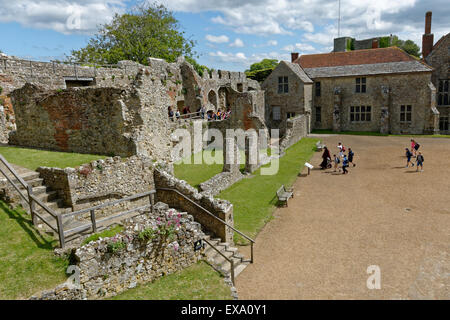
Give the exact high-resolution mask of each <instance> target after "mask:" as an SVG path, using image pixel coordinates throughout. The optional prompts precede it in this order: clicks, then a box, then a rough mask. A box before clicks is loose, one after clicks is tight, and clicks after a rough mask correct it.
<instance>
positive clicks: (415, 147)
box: [413, 140, 420, 157]
mask: <svg viewBox="0 0 450 320" xmlns="http://www.w3.org/2000/svg"><path fill="white" fill-rule="evenodd" d="M413 141H414V155H415V156H416V157H417V152H418V151H419V148H420V144H419V143H418V142H417V141H416V140H413Z"/></svg>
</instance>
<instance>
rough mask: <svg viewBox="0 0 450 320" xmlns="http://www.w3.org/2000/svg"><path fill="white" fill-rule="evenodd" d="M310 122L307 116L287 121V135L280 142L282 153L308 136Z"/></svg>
mask: <svg viewBox="0 0 450 320" xmlns="http://www.w3.org/2000/svg"><path fill="white" fill-rule="evenodd" d="M308 121H309V120H308V117H307V116H306V115H299V116H296V117H294V118H290V119H288V120H287V121H286V134H285V136H284V137H283V139H282V140H281V141H280V150H281V151H283V150H285V149H287V148H289V147H290V146H292V145H293V144H295V143H296V142H298V141H300V140H301V139H302V138H303V137H306V136H307V135H308V133H309V132H308Z"/></svg>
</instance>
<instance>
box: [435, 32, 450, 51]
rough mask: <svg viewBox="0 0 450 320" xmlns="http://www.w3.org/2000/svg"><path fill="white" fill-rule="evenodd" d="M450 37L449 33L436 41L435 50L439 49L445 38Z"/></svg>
mask: <svg viewBox="0 0 450 320" xmlns="http://www.w3.org/2000/svg"><path fill="white" fill-rule="evenodd" d="M447 37H450V33H447V34H446V35H445V36H442V37H441V38H440V39H439V41H438V42H436V43H435V45H434V46H433V50H435V49H437V47H439V46H440V45H441V43H442V42H444V39H445V38H447Z"/></svg>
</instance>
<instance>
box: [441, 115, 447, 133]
mask: <svg viewBox="0 0 450 320" xmlns="http://www.w3.org/2000/svg"><path fill="white" fill-rule="evenodd" d="M439 130H441V131H448V117H439Z"/></svg>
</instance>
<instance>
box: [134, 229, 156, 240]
mask: <svg viewBox="0 0 450 320" xmlns="http://www.w3.org/2000/svg"><path fill="white" fill-rule="evenodd" d="M156 234H157V232H156V230H154V229H153V228H146V229H144V230H142V231H141V232H139V235H138V238H139V239H140V240H142V241H148V240H153V239H154V238H155V237H156Z"/></svg>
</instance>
